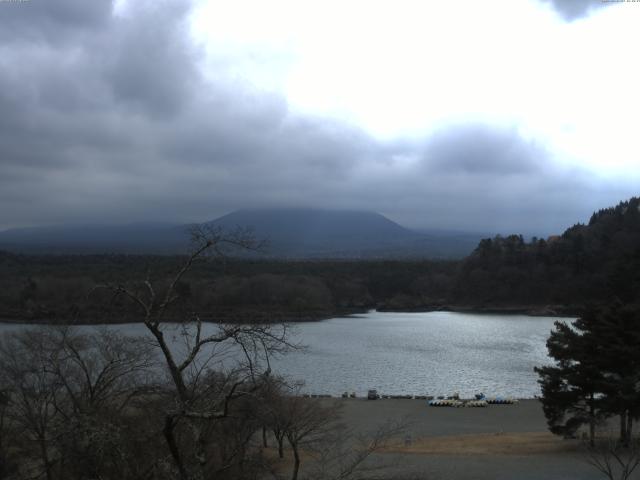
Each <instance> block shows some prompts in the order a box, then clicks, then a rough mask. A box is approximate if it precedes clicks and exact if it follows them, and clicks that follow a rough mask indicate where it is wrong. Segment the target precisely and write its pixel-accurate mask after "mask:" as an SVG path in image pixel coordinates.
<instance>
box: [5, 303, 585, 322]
mask: <svg viewBox="0 0 640 480" xmlns="http://www.w3.org/2000/svg"><path fill="white" fill-rule="evenodd" d="M370 311H377V312H384V313H430V312H452V313H468V314H476V315H525V316H529V317H557V318H571V317H576V316H578V315H579V308H578V307H569V306H558V305H553V306H548V305H547V306H465V305H426V306H419V307H407V308H402V307H400V308H398V307H390V306H387V305H380V306H378V307H375V308H373V307H372V308H352V309H342V310H336V311H334V312H312V313H303V314H300V313H296V312H262V311H250V312H244V311H235V312H234V311H225V312H224V313H221V314H219V315H215V314H214V315H209V316H207V315H202V316H201V317H202V321H203V322H204V323H236V324H239V323H304V322H321V321H323V320H329V319H332V318H345V317H350V316H354V315H364V314H367V313H369V312H370ZM245 318H252V319H253V320H252V321H251V322H247V321H246V320H244V319H245ZM165 321H166V322H168V323H171V322H173V323H180V322H182V319H180V318H175V319H171V318H167V319H166V320H165ZM0 323H5V324H33V325H121V324H127V323H142V321H140V320H136V319H135V317H122V318H119V319H109V321H106V319H104V318H102V319H99V320H97V321H95V322H92V321H88V320H85V319H78V318H75V319H72V318H53V319H52V318H46V317H44V316H35V317H32V316H27V315H24V316H6V315H5V316H2V317H0Z"/></svg>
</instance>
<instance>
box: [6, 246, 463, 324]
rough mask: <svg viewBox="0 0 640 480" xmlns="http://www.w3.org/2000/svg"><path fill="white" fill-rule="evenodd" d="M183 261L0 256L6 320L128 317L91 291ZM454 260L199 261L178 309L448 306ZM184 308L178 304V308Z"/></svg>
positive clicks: (239, 317) (242, 311) (120, 304)
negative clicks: (102, 285) (98, 286)
mask: <svg viewBox="0 0 640 480" xmlns="http://www.w3.org/2000/svg"><path fill="white" fill-rule="evenodd" d="M183 261H184V258H183V257H162V256H128V255H96V256H27V255H14V254H8V253H3V254H1V255H0V269H1V271H2V275H0V318H5V319H14V320H23V321H42V320H53V321H54V322H60V323H64V322H69V321H74V320H78V321H81V322H89V323H91V322H104V321H131V320H134V319H135V316H134V315H132V314H131V310H130V308H129V306H130V305H129V302H128V301H127V300H126V299H124V298H119V299H116V300H115V301H112V299H111V298H110V297H109V296H108V295H106V294H105V293H104V292H100V291H93V288H94V287H95V286H96V285H99V284H102V283H125V284H126V283H127V282H129V281H130V279H135V278H146V277H149V278H150V279H152V280H154V281H156V282H158V283H160V284H162V282H167V279H168V278H169V274H170V273H171V272H173V271H175V269H176V267H177V266H178V265H180V264H181V262H183ZM457 267H458V265H457V263H456V262H447V261H427V260H425V261H358V262H356V261H260V260H238V259H227V260H226V261H224V262H222V261H220V260H219V259H217V260H213V259H212V260H210V261H202V262H199V263H197V264H196V265H194V267H193V271H192V272H191V274H190V276H189V278H188V279H185V280H183V281H181V282H180V284H179V285H178V288H177V293H178V295H179V296H180V301H181V304H180V305H179V307H180V309H181V310H180V311H183V310H184V309H185V308H188V309H191V310H193V311H198V312H200V314H201V316H202V318H203V319H206V320H215V319H223V320H231V321H262V320H274V321H275V320H297V319H306V320H308V319H318V318H323V317H327V316H331V315H335V314H338V313H349V312H354V311H363V310H367V309H370V308H376V307H384V306H385V305H386V306H389V307H390V308H405V307H407V306H409V307H410V306H416V307H420V306H424V305H431V304H438V305H442V304H444V303H445V302H446V301H447V295H448V292H449V290H450V285H451V284H452V280H453V278H454V276H455V271H456V268H457ZM178 311H179V310H176V311H175V313H176V314H177V312H178Z"/></svg>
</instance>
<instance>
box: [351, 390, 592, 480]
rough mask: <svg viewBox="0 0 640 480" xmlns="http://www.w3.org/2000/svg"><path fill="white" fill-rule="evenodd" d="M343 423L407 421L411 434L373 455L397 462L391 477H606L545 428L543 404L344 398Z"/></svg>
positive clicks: (359, 426) (367, 427)
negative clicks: (465, 405) (436, 403)
mask: <svg viewBox="0 0 640 480" xmlns="http://www.w3.org/2000/svg"><path fill="white" fill-rule="evenodd" d="M341 402H342V403H343V406H344V410H343V414H342V420H343V421H344V422H345V423H346V424H347V425H348V426H349V427H351V428H353V429H355V430H356V431H359V432H363V433H365V432H367V431H373V430H375V428H376V427H378V426H379V425H381V424H383V423H384V422H387V421H393V420H402V421H404V422H406V424H407V429H406V433H405V434H403V437H402V438H398V439H396V440H395V441H394V442H393V443H392V444H391V445H390V446H388V447H387V448H386V449H384V450H383V451H382V452H381V453H379V454H377V455H376V459H375V460H376V461H385V460H388V461H389V462H390V463H393V464H394V466H393V467H390V468H389V469H388V471H387V474H388V477H387V478H399V479H400V478H407V479H450V480H456V479H460V480H471V479H474V480H476V479H477V480H483V479H497V480H502V479H504V480H506V479H525V480H527V479H531V480H533V479H536V480H538V479H539V480H591V479H593V480H595V479H601V478H603V477H602V476H601V474H599V473H598V472H597V471H596V470H595V469H594V468H593V467H591V466H590V465H588V464H587V462H586V457H585V455H584V454H583V453H582V447H581V445H580V442H579V441H577V440H563V439H561V438H558V437H556V436H554V435H551V434H550V433H548V430H547V426H546V421H545V418H544V415H543V412H542V407H541V404H540V403H539V402H538V401H537V400H524V401H520V402H519V403H518V404H516V405H490V406H488V407H485V408H450V407H429V406H428V405H427V402H426V401H424V400H404V399H403V400H374V401H370V400H365V399H345V400H341Z"/></svg>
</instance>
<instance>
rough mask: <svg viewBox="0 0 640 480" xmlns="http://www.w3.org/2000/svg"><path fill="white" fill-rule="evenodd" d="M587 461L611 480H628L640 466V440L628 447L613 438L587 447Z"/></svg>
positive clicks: (634, 440)
mask: <svg viewBox="0 0 640 480" xmlns="http://www.w3.org/2000/svg"><path fill="white" fill-rule="evenodd" d="M585 451H586V461H587V463H588V464H589V465H591V466H592V467H594V468H595V469H596V470H598V471H599V472H600V473H602V474H603V475H604V476H605V477H606V478H608V479H609V480H628V479H629V478H631V475H632V474H633V472H634V471H635V470H636V468H637V467H638V465H640V440H638V439H632V440H629V443H628V445H625V444H624V443H623V442H622V441H620V440H616V439H614V438H612V437H607V438H605V439H602V440H601V441H600V442H597V443H596V444H595V445H594V446H587V447H586V450H585Z"/></svg>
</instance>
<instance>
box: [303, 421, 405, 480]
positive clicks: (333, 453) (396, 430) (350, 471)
mask: <svg viewBox="0 0 640 480" xmlns="http://www.w3.org/2000/svg"><path fill="white" fill-rule="evenodd" d="M407 425H408V420H406V419H397V420H396V419H394V420H390V421H387V422H385V423H383V424H381V425H379V426H378V427H377V428H375V429H374V430H373V431H371V432H366V433H356V432H354V431H353V430H350V429H347V428H345V427H344V426H343V425H340V426H339V427H338V428H336V429H334V430H333V431H332V432H331V434H330V435H328V436H326V437H325V438H324V439H323V441H322V442H320V443H319V444H318V445H316V447H315V448H314V449H313V451H312V455H313V457H314V462H313V463H312V466H311V467H312V468H311V470H312V471H311V473H310V474H309V475H308V477H309V478H310V479H317V480H320V479H322V480H347V479H360V478H371V475H372V474H373V473H374V472H376V473H378V472H380V471H381V470H384V469H387V468H389V467H391V466H392V465H393V464H390V463H389V462H382V461H378V462H374V461H371V457H372V456H373V455H374V454H375V453H377V452H379V451H381V450H382V449H384V448H385V447H386V446H387V445H389V442H391V441H393V440H396V439H397V438H398V437H399V436H400V435H401V434H402V433H403V432H405V431H406V428H407Z"/></svg>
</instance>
